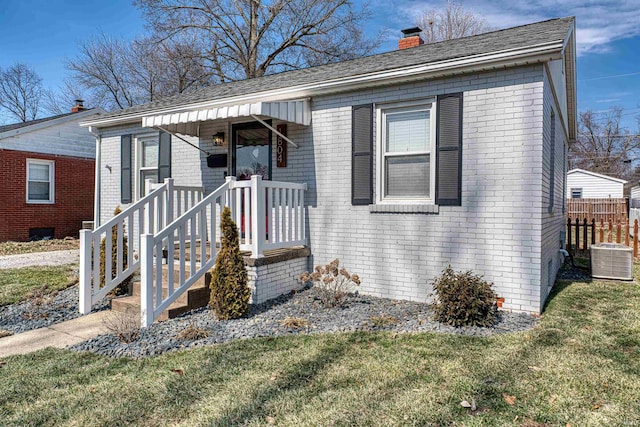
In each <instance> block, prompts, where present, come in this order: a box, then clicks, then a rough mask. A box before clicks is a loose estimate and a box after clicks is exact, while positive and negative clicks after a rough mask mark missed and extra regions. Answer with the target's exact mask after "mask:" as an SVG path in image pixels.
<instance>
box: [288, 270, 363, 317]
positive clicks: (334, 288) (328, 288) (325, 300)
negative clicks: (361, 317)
mask: <svg viewBox="0 0 640 427" xmlns="http://www.w3.org/2000/svg"><path fill="white" fill-rule="evenodd" d="M300 281H302V282H303V283H309V282H313V292H314V293H315V295H316V297H317V298H318V299H319V300H320V302H321V303H322V305H323V306H325V307H341V306H342V305H344V303H345V301H346V300H347V297H348V296H349V294H351V293H353V292H354V291H355V288H356V286H360V277H358V275H357V274H350V273H349V272H348V271H347V269H346V268H344V267H342V268H340V260H338V259H334V260H333V261H331V262H330V263H329V264H327V265H324V266H322V265H317V266H316V268H315V270H314V271H313V273H311V274H309V272H308V271H305V272H304V273H302V275H301V276H300Z"/></svg>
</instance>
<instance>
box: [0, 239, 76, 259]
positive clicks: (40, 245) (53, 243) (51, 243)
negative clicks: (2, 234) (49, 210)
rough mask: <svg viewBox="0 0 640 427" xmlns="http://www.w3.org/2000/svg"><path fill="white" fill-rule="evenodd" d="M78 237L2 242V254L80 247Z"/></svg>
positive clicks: (0, 252)
mask: <svg viewBox="0 0 640 427" xmlns="http://www.w3.org/2000/svg"><path fill="white" fill-rule="evenodd" d="M79 248H80V240H78V239H72V238H67V239H53V240H38V241H35V242H2V243H0V256H1V255H17V254H30V253H33V252H51V251H62V250H66V249H79Z"/></svg>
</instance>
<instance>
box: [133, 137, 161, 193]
mask: <svg viewBox="0 0 640 427" xmlns="http://www.w3.org/2000/svg"><path fill="white" fill-rule="evenodd" d="M150 139H155V140H156V141H157V142H158V150H160V137H159V135H158V134H157V133H145V134H140V135H135V137H134V144H135V148H134V157H135V159H134V164H135V172H134V174H133V181H134V182H133V185H134V187H135V188H134V190H135V191H134V197H135V200H140V199H141V198H142V197H144V196H145V194H140V186H141V184H142V177H141V175H142V172H143V171H153V170H155V171H156V172H157V171H158V167H159V165H158V166H156V167H149V166H145V167H143V166H142V144H143V142H144V141H148V140H150Z"/></svg>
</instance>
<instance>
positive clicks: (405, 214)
mask: <svg viewBox="0 0 640 427" xmlns="http://www.w3.org/2000/svg"><path fill="white" fill-rule="evenodd" d="M400 47H401V49H399V50H397V51H394V52H388V53H384V54H380V55H373V56H370V57H365V58H360V59H355V60H351V61H345V62H341V63H336V64H329V65H325V66H319V67H314V68H309V69H305V70H299V71H290V72H285V73H280V74H275V75H270V76H265V77H261V78H255V79H250V80H244V81H238V82H232V83H226V84H222V85H215V86H211V87H210V88H206V89H202V90H198V91H194V92H192V93H188V94H183V95H179V96H176V97H170V98H166V99H163V100H159V101H156V102H153V103H150V104H146V105H142V106H137V107H133V108H129V109H125V110H121V111H117V112H114V113H110V114H107V115H105V116H101V117H99V118H96V119H90V120H86V121H85V123H83V125H84V126H90V127H91V128H92V129H93V130H94V131H95V132H97V133H98V134H99V135H100V141H101V148H100V150H99V153H98V156H99V157H98V159H99V160H98V161H99V162H100V164H101V165H102V166H101V167H98V168H97V170H99V171H100V174H99V175H98V176H97V177H96V179H97V180H98V188H99V191H100V194H99V196H98V197H99V200H98V203H99V205H100V216H99V220H100V221H101V222H102V223H105V222H106V221H108V220H109V219H110V218H111V216H112V215H111V213H112V212H113V210H114V208H115V207H116V206H117V205H121V206H122V207H123V208H127V207H129V206H131V203H133V202H136V201H137V200H142V198H143V197H144V194H146V193H147V191H148V189H146V188H145V186H146V185H147V184H145V179H148V178H152V179H153V180H155V181H163V179H164V178H166V177H169V176H170V177H172V178H173V180H174V181H175V185H180V186H193V187H203V188H204V194H205V195H207V194H210V195H211V194H217V193H216V191H217V190H216V189H218V188H223V187H221V186H224V185H228V186H229V188H233V187H232V186H233V185H236V184H225V177H226V176H227V175H230V176H236V177H238V179H242V178H243V177H245V176H248V175H251V174H258V175H262V177H263V178H264V179H268V180H273V181H274V182H276V181H278V182H285V181H286V182H293V183H304V184H306V191H305V192H304V200H303V203H304V210H303V212H304V213H305V216H304V217H303V218H304V220H303V222H302V225H301V227H300V228H301V230H302V233H303V234H304V236H303V238H304V239H305V240H304V241H305V243H306V246H307V247H308V249H309V252H310V256H309V257H308V259H307V260H306V268H312V267H313V265H317V264H322V263H326V262H328V261H330V260H332V259H333V258H339V259H340V260H341V261H342V262H343V264H344V265H345V266H346V267H347V268H348V269H349V271H351V272H352V273H358V274H359V275H360V277H361V279H362V286H361V291H362V292H365V293H368V294H372V295H377V296H381V297H389V298H398V299H410V300H420V301H430V299H431V290H432V289H431V281H432V280H433V278H434V277H435V276H436V275H438V274H439V273H440V272H441V271H442V270H443V269H444V268H445V267H446V266H447V265H448V264H451V265H452V266H453V268H454V269H456V270H468V269H469V270H473V271H474V272H476V273H480V274H482V275H484V277H485V278H486V279H487V280H489V281H491V282H494V283H495V290H496V292H497V293H498V294H499V295H500V296H503V297H505V299H506V301H505V303H504V307H505V308H507V309H513V310H520V311H526V312H536V313H539V312H540V311H541V310H542V309H543V306H544V303H545V300H546V299H547V297H548V295H549V293H550V289H551V287H552V286H553V283H554V281H555V276H556V273H557V271H558V269H559V268H560V266H561V263H562V260H563V258H562V254H561V252H560V249H561V247H562V244H563V237H562V236H563V231H564V215H563V206H564V205H563V203H564V197H563V189H564V186H565V183H564V180H565V172H566V166H565V165H566V150H567V146H568V143H569V142H570V141H572V140H574V139H575V137H576V68H575V67H576V59H575V52H576V51H575V22H574V19H573V18H562V19H553V20H548V21H543V22H538V23H534V24H530V25H525V26H521V27H516V28H510V29H505V30H500V31H494V32H490V33H486V34H482V35H478V36H472V37H466V38H462V39H457V40H451V41H446V42H441V43H434V44H423V43H422V42H421V40H420V36H419V35H417V34H416V32H415V29H412V30H407V31H405V38H404V39H402V41H401V42H400ZM284 137H286V138H284ZM285 141H290V143H287V142H285ZM105 165H109V166H110V167H111V168H113V170H112V171H111V170H107V169H105ZM165 185H169V184H165ZM273 185H278V184H273ZM236 186H237V185H236ZM167 188H169V187H167ZM255 188H259V187H255ZM214 190H215V191H214ZM252 191H253V190H252ZM269 191H270V190H269ZM269 191H267V193H266V196H265V198H264V199H262V200H263V201H262V202H260V199H259V198H258V199H255V200H256V201H258V202H260V203H265V200H266V203H267V207H266V210H265V212H267V211H268V212H269V213H268V214H267V216H268V218H267V225H266V231H265V230H264V229H263V230H262V231H260V227H261V225H260V224H264V222H263V221H262V220H257V221H255V222H253V219H252V222H251V223H250V222H249V220H247V221H246V222H245V218H246V217H242V216H239V215H237V216H236V220H238V221H242V222H243V225H242V227H245V226H249V225H251V227H256V228H252V230H258V231H260V232H261V233H264V235H265V236H267V237H266V239H267V240H266V241H265V242H263V243H264V244H265V245H267V244H269V243H272V242H273V241H276V240H277V239H278V234H277V233H278V229H277V227H275V226H274V225H275V224H276V221H278V220H279V219H278V214H279V212H281V211H283V210H282V209H280V208H278V210H275V209H274V208H273V205H274V204H275V205H278V203H280V204H282V203H283V202H282V199H283V198H284V197H285V192H278V193H277V194H276V193H274V192H269ZM287 191H288V190H287ZM228 194H231V193H228ZM288 194H289V195H288V196H286V197H287V200H289V202H288V203H290V204H291V203H293V205H294V206H295V203H297V200H300V198H298V199H296V198H295V196H294V197H293V198H292V197H291V194H292V193H291V192H289V193H288ZM294 194H295V190H294ZM245 195H246V193H245ZM229 197H231V196H229ZM145 200H146V198H145ZM233 200H235V202H233V203H232V205H233V206H234V207H235V208H236V210H238V211H239V210H242V209H244V207H243V206H245V205H246V204H248V203H249V200H252V201H251V203H252V204H253V203H254V202H253V200H254V199H250V198H249V196H248V195H246V197H245V198H244V199H243V200H240V199H239V198H236V199H233ZM227 201H228V199H227ZM236 203H237V204H236ZM243 204H244V205H243ZM137 205H140V204H137ZM279 206H280V205H279ZM252 209H253V208H252ZM252 212H253V211H252ZM123 215H124V216H123V218H124V217H126V216H127V215H130V216H129V220H130V221H131V220H133V219H135V218H134V217H133V214H132V213H126V212H125V214H123ZM206 215H207V214H206V212H204V211H203V218H206ZM269 215H270V216H269ZM180 218H182V217H180ZM294 221H295V217H294ZM211 223H212V224H213V223H214V220H213V219H212V220H211ZM111 224H113V223H109V224H108V225H105V227H107V226H109V227H110V226H111ZM130 224H131V227H132V228H133V227H134V223H133V222H131V223H130ZM185 224H186V223H185ZM205 226H207V225H205ZM185 227H186V225H185ZM185 227H183V228H180V233H177V232H176V233H175V234H171V235H172V236H179V237H177V238H179V239H183V238H184V234H185V233H188V227H187V228H186V229H187V231H186V232H185ZM191 227H192V228H191V232H193V231H194V230H195V228H194V227H195V226H194V225H193V223H192V224H191ZM160 228H161V227H160ZM274 228H276V230H274ZM289 228H291V223H289ZM295 229H296V228H295V227H294V230H295ZM245 230H246V228H241V238H242V239H246V240H242V242H246V243H247V245H248V246H247V247H249V246H250V245H249V243H252V242H254V241H253V240H252V241H251V242H249V241H248V240H249V237H247V236H245V235H244V234H245ZM151 233H153V230H151ZM207 233H208V235H209V236H211V235H214V232H212V230H208V231H207ZM252 233H253V231H252ZM166 235H167V234H166V233H165V234H163V236H166ZM253 238H254V237H253V234H252V237H251V239H253ZM161 239H162V238H160V240H161ZM94 241H97V240H94ZM242 242H241V243H242ZM132 244H133V246H134V248H136V250H137V249H138V248H139V246H138V245H139V243H138V240H137V239H135V240H134V241H133V242H132ZM156 244H158V243H157V242H156ZM159 244H163V243H162V242H160V243H159ZM192 244H193V243H192ZM252 244H253V243H252ZM260 244H262V243H260ZM161 249H162V247H161V246H157V247H156V250H157V252H154V253H157V254H160V253H161V252H160V250H161ZM181 250H182V249H181ZM252 250H253V253H254V254H255V253H258V254H259V256H261V255H262V254H261V253H260V252H256V250H255V249H252ZM145 251H149V249H145ZM89 255H90V253H89ZM193 255H195V251H194V252H192V256H193ZM132 259H133V258H132ZM149 259H150V260H151V259H152V258H149ZM258 259H259V258H258ZM303 264H305V263H303ZM256 265H257V264H256ZM292 265H293V264H292V263H291V262H289V264H287V266H286V267H283V268H281V269H279V270H278V269H276V268H275V267H273V268H272V270H271V271H270V272H269V274H271V275H272V277H277V278H278V279H277V280H279V281H283V280H289V281H292V280H293V281H295V276H296V275H297V274H298V273H300V272H301V271H300V272H298V271H296V272H293V271H292V267H291V266H292ZM181 268H182V267H181ZM295 269H296V270H299V269H301V268H300V266H296V268H295ZM143 270H144V268H143ZM251 271H252V274H254V273H255V272H254V271H253V270H251ZM176 274H177V273H176ZM259 274H260V273H258V275H259ZM285 276H286V277H285ZM252 280H254V279H252ZM255 280H256V283H257V281H258V279H255ZM143 286H144V284H143ZM255 286H256V287H257V286H258V285H257V284H255ZM265 286H266V287H267V288H269V289H274V287H273V284H268V286H267V285H265ZM176 287H177V285H176ZM279 289H280V288H279ZM257 293H259V292H257Z"/></svg>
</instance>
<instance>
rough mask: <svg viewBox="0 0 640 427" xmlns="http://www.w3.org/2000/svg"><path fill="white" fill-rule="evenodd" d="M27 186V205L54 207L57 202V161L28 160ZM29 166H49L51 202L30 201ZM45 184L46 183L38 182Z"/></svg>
mask: <svg viewBox="0 0 640 427" xmlns="http://www.w3.org/2000/svg"><path fill="white" fill-rule="evenodd" d="M26 164H27V170H26V177H27V185H26V194H25V198H26V200H27V203H29V204H36V205H52V204H54V203H55V202H56V185H55V184H56V183H55V176H56V174H55V161H53V160H42V159H27V163H26ZM29 165H47V166H49V200H31V199H29V181H30V179H29ZM38 182H44V181H38Z"/></svg>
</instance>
